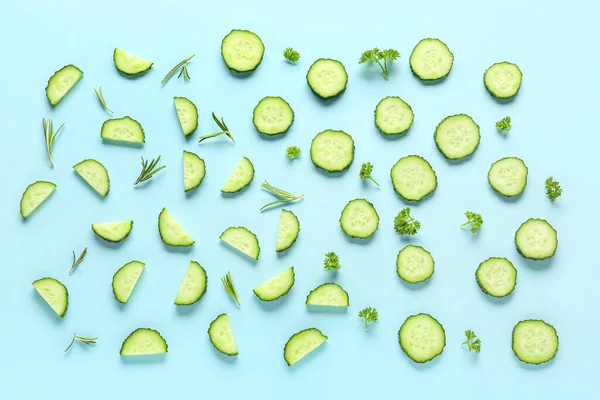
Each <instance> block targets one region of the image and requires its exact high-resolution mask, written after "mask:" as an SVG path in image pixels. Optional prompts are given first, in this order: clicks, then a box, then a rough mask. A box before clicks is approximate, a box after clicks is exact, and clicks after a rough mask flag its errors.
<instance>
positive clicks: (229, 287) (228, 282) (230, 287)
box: [221, 271, 242, 307]
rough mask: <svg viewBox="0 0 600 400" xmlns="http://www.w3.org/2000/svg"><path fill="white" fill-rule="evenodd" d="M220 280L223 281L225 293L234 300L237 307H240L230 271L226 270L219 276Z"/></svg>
mask: <svg viewBox="0 0 600 400" xmlns="http://www.w3.org/2000/svg"><path fill="white" fill-rule="evenodd" d="M221 282H222V283H223V287H224V288H225V291H226V292H227V294H228V295H230V296H231V298H232V299H233V300H235V302H236V303H237V305H238V307H241V306H242V305H241V304H240V299H239V297H238V293H237V290H236V288H235V283H233V277H232V276H231V272H229V271H227V274H226V275H225V276H223V277H222V278H221Z"/></svg>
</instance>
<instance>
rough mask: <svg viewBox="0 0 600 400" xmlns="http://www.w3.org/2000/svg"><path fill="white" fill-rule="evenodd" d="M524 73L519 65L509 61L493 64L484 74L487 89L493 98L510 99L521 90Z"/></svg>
mask: <svg viewBox="0 0 600 400" xmlns="http://www.w3.org/2000/svg"><path fill="white" fill-rule="evenodd" d="M522 80H523V73H522V72H521V69H519V67H518V66H517V64H513V63H510V62H507V61H503V62H499V63H496V64H493V65H492V66H491V67H489V68H488V69H487V70H486V71H485V74H483V83H484V85H485V88H486V89H487V90H488V92H490V94H491V95H492V96H493V97H496V98H498V99H510V98H511V97H513V96H515V95H516V94H517V93H518V92H519V89H520V88H521V81H522Z"/></svg>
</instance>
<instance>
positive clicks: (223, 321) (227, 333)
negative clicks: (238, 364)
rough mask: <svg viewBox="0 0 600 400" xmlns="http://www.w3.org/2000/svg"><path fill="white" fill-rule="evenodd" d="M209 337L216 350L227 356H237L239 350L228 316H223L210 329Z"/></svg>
mask: <svg viewBox="0 0 600 400" xmlns="http://www.w3.org/2000/svg"><path fill="white" fill-rule="evenodd" d="M208 337H209V339H210V342H211V343H212V344H213V346H215V349H217V350H219V351H220V352H221V353H223V354H225V355H227V356H237V355H238V350H237V346H236V344H235V339H234V337H233V332H232V331H231V325H230V324H229V318H228V317H227V314H221V315H219V316H218V317H217V318H215V320H214V321H213V322H211V323H210V326H209V327H208Z"/></svg>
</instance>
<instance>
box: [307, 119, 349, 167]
mask: <svg viewBox="0 0 600 400" xmlns="http://www.w3.org/2000/svg"><path fill="white" fill-rule="evenodd" d="M310 158H311V159H312V162H313V163H314V164H315V165H316V166H317V167H319V168H321V169H323V170H325V171H327V172H343V171H345V170H347V169H348V168H350V165H351V164H352V161H354V139H352V136H350V135H349V134H347V133H346V132H344V131H338V130H333V129H327V130H325V131H323V132H319V133H318V134H317V136H315V138H314V139H313V140H312V143H311V145H310Z"/></svg>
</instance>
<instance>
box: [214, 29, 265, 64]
mask: <svg viewBox="0 0 600 400" xmlns="http://www.w3.org/2000/svg"><path fill="white" fill-rule="evenodd" d="M264 53H265V45H264V44H263V42H262V40H260V37H258V35H257V34H256V33H254V32H250V31H246V30H240V29H233V30H232V31H231V32H229V33H228V34H227V36H225V37H224V38H223V42H222V43H221V55H222V56H223V61H225V65H227V67H228V68H229V69H231V70H233V71H235V72H250V71H254V70H255V69H256V67H258V65H259V64H260V62H261V61H262V58H263V55H264Z"/></svg>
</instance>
